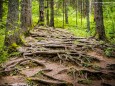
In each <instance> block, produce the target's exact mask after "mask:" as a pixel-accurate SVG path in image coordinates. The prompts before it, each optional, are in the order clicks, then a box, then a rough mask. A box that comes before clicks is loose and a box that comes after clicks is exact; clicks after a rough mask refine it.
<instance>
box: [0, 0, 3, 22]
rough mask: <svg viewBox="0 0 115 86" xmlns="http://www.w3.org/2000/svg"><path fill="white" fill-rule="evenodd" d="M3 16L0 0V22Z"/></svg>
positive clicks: (0, 0) (1, 1)
mask: <svg viewBox="0 0 115 86" xmlns="http://www.w3.org/2000/svg"><path fill="white" fill-rule="evenodd" d="M2 14H3V0H0V22H1V21H2V16H3V15H2Z"/></svg>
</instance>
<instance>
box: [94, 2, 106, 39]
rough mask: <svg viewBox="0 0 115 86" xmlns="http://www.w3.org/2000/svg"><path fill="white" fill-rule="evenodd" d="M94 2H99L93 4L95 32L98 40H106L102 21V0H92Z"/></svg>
mask: <svg viewBox="0 0 115 86" xmlns="http://www.w3.org/2000/svg"><path fill="white" fill-rule="evenodd" d="M94 2H99V3H95V4H94V13H95V15H94V17H95V19H94V20H95V24H96V33H97V35H98V39H99V40H106V35H105V28H104V22H103V9H102V3H100V2H102V0H94Z"/></svg>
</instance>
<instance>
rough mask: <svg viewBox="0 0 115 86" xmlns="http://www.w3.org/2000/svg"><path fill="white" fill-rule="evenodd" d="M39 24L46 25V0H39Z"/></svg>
mask: <svg viewBox="0 0 115 86" xmlns="http://www.w3.org/2000/svg"><path fill="white" fill-rule="evenodd" d="M38 25H41V26H43V25H44V0H39V20H38Z"/></svg>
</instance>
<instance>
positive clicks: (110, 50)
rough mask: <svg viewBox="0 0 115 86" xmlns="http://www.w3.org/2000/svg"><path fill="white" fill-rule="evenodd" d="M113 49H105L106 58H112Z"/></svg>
mask: <svg viewBox="0 0 115 86" xmlns="http://www.w3.org/2000/svg"><path fill="white" fill-rule="evenodd" d="M114 51H115V49H114V48H107V49H106V50H105V55H106V56H108V57H113V53H114Z"/></svg>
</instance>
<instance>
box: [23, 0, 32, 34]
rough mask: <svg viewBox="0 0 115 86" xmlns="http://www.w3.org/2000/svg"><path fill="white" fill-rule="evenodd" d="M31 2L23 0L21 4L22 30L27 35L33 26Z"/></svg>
mask: <svg viewBox="0 0 115 86" xmlns="http://www.w3.org/2000/svg"><path fill="white" fill-rule="evenodd" d="M31 3H32V2H31V0H22V4H21V28H22V31H23V32H24V33H25V34H27V33H28V32H29V28H30V27H31V26H32V11H31Z"/></svg>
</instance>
